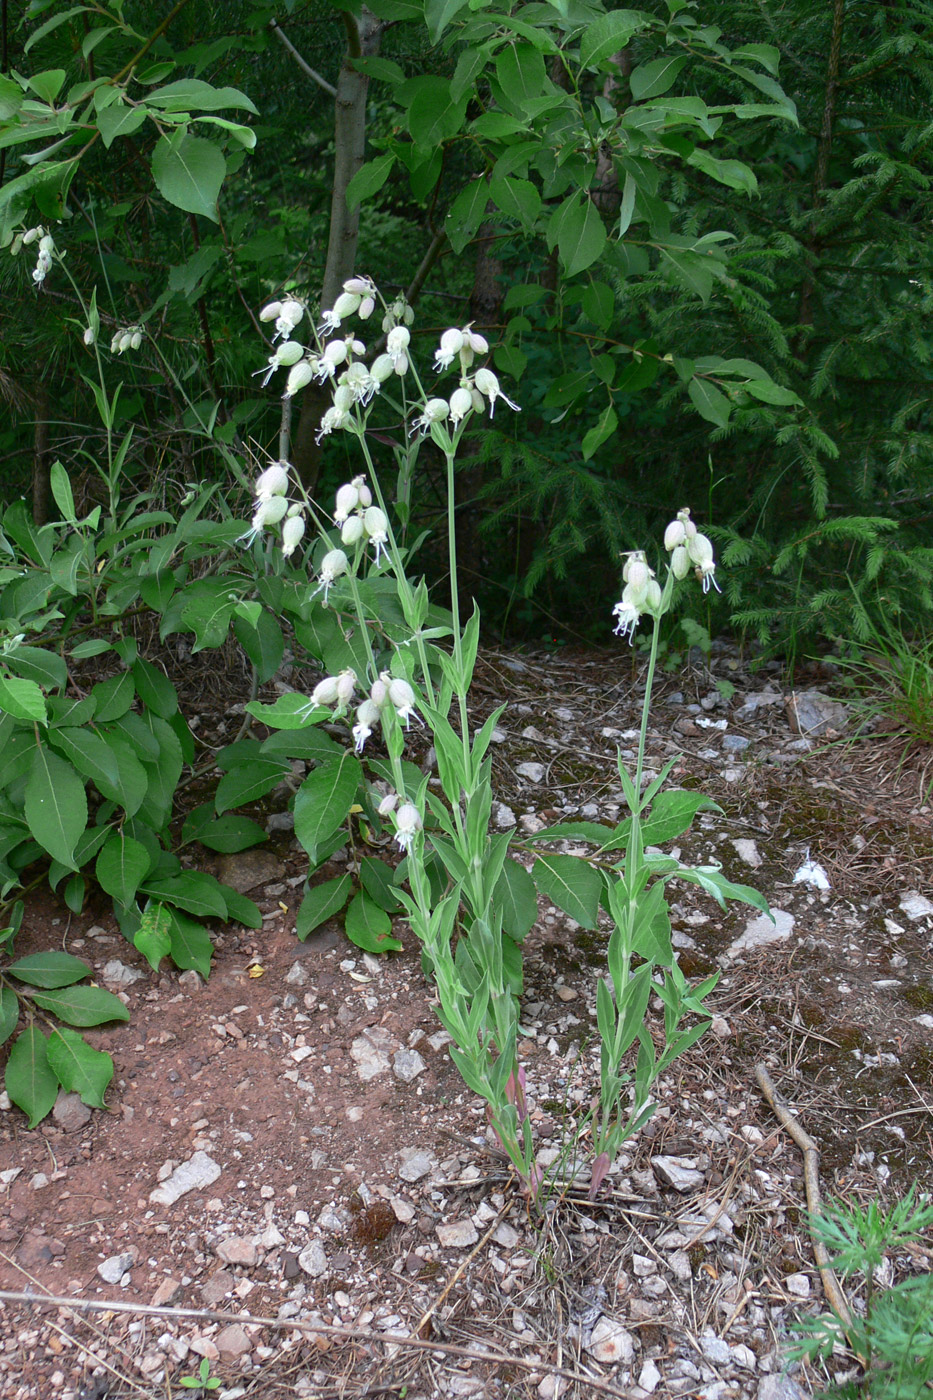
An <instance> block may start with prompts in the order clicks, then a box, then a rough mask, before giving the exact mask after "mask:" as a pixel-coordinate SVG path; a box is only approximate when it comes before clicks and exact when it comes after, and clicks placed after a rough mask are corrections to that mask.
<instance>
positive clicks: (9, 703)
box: [0, 676, 46, 724]
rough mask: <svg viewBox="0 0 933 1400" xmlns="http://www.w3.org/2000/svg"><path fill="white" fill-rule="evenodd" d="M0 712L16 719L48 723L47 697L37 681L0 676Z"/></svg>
mask: <svg viewBox="0 0 933 1400" xmlns="http://www.w3.org/2000/svg"><path fill="white" fill-rule="evenodd" d="M0 710H3V711H4V712H5V713H6V714H8V715H12V716H13V718H14V719H26V720H37V721H38V722H39V724H45V722H46V709H45V696H44V695H43V694H42V691H41V690H40V689H39V687H38V686H37V685H36V683H35V681H27V680H21V679H20V678H19V677H17V676H0Z"/></svg>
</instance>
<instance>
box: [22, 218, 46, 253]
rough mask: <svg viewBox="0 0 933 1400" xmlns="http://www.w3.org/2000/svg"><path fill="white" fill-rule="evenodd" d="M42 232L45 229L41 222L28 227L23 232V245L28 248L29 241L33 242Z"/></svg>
mask: <svg viewBox="0 0 933 1400" xmlns="http://www.w3.org/2000/svg"><path fill="white" fill-rule="evenodd" d="M44 233H45V229H44V228H43V227H42V225H41V224H38V225H37V226H36V228H28V229H27V230H26V232H25V233H24V234H23V247H24V248H28V247H29V245H30V243H35V241H36V239H37V238H41V237H42V236H43V234H44Z"/></svg>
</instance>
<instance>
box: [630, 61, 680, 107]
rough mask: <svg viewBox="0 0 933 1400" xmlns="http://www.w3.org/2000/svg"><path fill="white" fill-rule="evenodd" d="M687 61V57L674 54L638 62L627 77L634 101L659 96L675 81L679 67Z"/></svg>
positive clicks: (642, 100)
mask: <svg viewBox="0 0 933 1400" xmlns="http://www.w3.org/2000/svg"><path fill="white" fill-rule="evenodd" d="M688 62H689V60H688V59H687V58H684V57H679V56H677V55H675V54H668V55H665V57H664V58H655V59H652V60H651V62H650V63H640V64H639V65H638V67H637V68H636V69H634V70H633V72H632V74H631V76H630V78H629V87H630V88H631V90H632V98H633V100H634V101H635V102H644V100H645V99H646V98H648V97H661V96H662V95H663V94H664V93H665V92H667V91H668V89H669V88H671V87H673V85H674V83H675V82H676V81H677V78H678V75H679V74H680V72H681V69H682V68H684V67H685V65H686V64H687V63H688Z"/></svg>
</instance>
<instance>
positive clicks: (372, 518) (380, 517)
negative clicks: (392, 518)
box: [363, 506, 389, 540]
mask: <svg viewBox="0 0 933 1400" xmlns="http://www.w3.org/2000/svg"><path fill="white" fill-rule="evenodd" d="M363 528H364V529H365V531H366V533H367V535H368V536H369V538H370V539H371V540H374V539H376V538H377V537H381V538H382V539H383V540H385V539H387V538H388V529H389V522H388V520H386V518H385V515H384V513H383V512H382V511H381V510H380V509H379V507H378V506H369V507H368V508H367V509H366V510H365V511H364V512H363Z"/></svg>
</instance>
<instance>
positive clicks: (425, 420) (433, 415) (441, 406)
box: [411, 399, 450, 436]
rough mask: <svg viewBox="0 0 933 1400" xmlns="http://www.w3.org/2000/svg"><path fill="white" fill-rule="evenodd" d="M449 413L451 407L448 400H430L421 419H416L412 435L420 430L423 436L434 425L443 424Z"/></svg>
mask: <svg viewBox="0 0 933 1400" xmlns="http://www.w3.org/2000/svg"><path fill="white" fill-rule="evenodd" d="M449 413H450V405H449V404H448V402H447V400H446V399H428V401H427V403H426V404H425V406H424V410H423V412H422V414H421V416H420V418H416V419H415V421H414V423H413V425H412V428H411V431H412V433H417V432H418V431H419V430H420V432H421V434H422V436H423V435H424V434H425V433H426V432H427V431H428V429H429V428H430V427H431V424H432V423H443V422H444V420H445V419H446V418H447V416H448V415H449Z"/></svg>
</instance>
